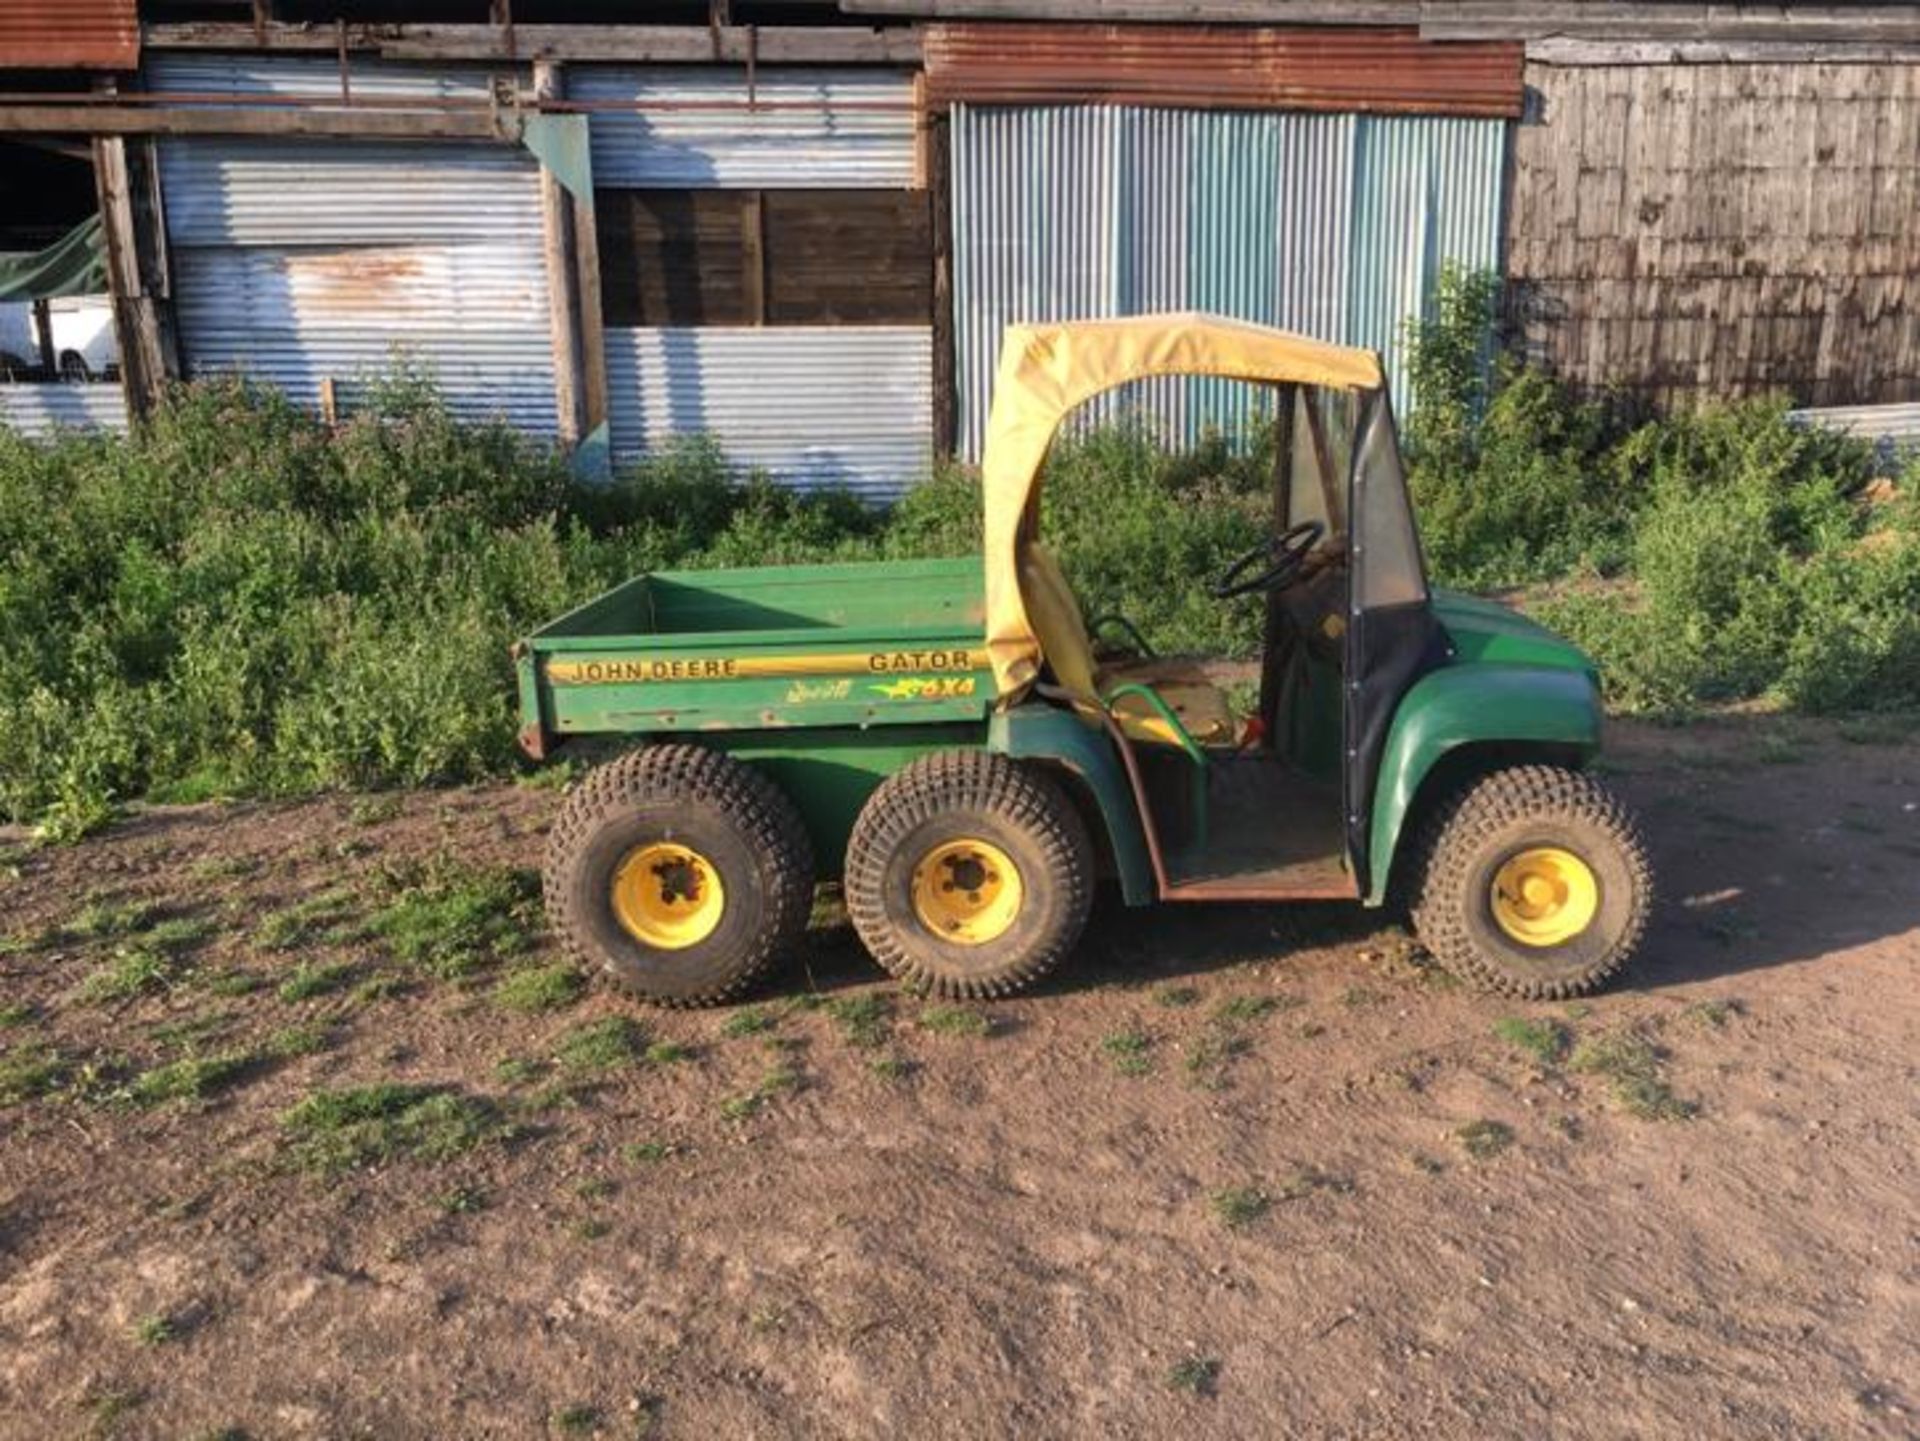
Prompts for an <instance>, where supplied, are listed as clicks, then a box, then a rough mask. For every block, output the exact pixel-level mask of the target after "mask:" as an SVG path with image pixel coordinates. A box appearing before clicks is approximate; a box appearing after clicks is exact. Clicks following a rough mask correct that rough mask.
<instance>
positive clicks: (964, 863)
mask: <svg viewBox="0 0 1920 1441" xmlns="http://www.w3.org/2000/svg"><path fill="white" fill-rule="evenodd" d="M912 894H913V912H914V914H915V915H917V916H918V917H920V924H921V925H923V926H925V927H926V928H927V929H928V930H930V931H932V932H933V933H934V934H935V935H936V936H939V937H940V938H941V939H942V940H945V941H952V942H954V943H955V944H957V945H962V946H983V945H985V944H986V943H987V942H988V941H992V940H996V939H998V938H999V937H1000V936H1002V935H1004V934H1006V931H1007V928H1008V927H1009V926H1011V925H1012V924H1013V921H1014V917H1016V916H1018V915H1019V914H1020V906H1021V903H1022V902H1023V901H1024V900H1025V899H1026V894H1027V892H1026V886H1025V885H1024V884H1023V883H1022V881H1021V879H1020V871H1019V868H1018V867H1017V866H1015V865H1014V863H1013V857H1012V856H1010V855H1008V854H1007V853H1006V852H1005V851H1003V850H1001V849H1000V847H998V846H996V845H994V844H993V843H992V842H990V841H982V840H975V839H972V838H968V839H965V840H957V841H947V842H945V843H943V844H941V845H937V846H935V847H934V848H933V849H932V850H930V851H928V852H927V853H926V854H925V855H923V856H922V857H920V860H919V863H918V864H917V865H915V866H914V868H913V885H912Z"/></svg>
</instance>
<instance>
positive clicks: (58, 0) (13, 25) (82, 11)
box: [0, 0, 140, 70]
mask: <svg viewBox="0 0 1920 1441" xmlns="http://www.w3.org/2000/svg"><path fill="white" fill-rule="evenodd" d="M139 63H140V17H139V16H138V14H136V13H135V5H134V0H5V3H3V4H0V70H60V69H67V68H69V67H71V68H75V69H81V70H131V69H133V67H134V66H136V65H138V64H139Z"/></svg>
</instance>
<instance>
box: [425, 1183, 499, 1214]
mask: <svg viewBox="0 0 1920 1441" xmlns="http://www.w3.org/2000/svg"><path fill="white" fill-rule="evenodd" d="M433 1204H434V1205H435V1206H436V1207H438V1208H439V1210H440V1212H441V1214H442V1215H447V1216H471V1215H473V1214H474V1213H475V1212H476V1211H484V1210H486V1209H487V1193H486V1192H485V1191H483V1190H481V1189H480V1188H479V1187H478V1186H455V1187H454V1188H453V1189H452V1190H450V1191H442V1192H441V1193H440V1194H439V1195H438V1196H435V1197H434V1198H433Z"/></svg>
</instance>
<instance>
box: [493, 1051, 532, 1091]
mask: <svg viewBox="0 0 1920 1441" xmlns="http://www.w3.org/2000/svg"><path fill="white" fill-rule="evenodd" d="M540 1072H541V1067H540V1063H539V1062H538V1061H528V1060H523V1059H522V1058H520V1057H519V1056H507V1057H505V1058H504V1059H502V1060H499V1061H496V1062H494V1065H493V1077H494V1079H495V1080H496V1081H499V1082H500V1083H501V1084H502V1085H505V1086H524V1085H525V1084H526V1083H527V1082H529V1081H531V1080H534V1079H536V1078H537V1077H538V1076H539V1075H540Z"/></svg>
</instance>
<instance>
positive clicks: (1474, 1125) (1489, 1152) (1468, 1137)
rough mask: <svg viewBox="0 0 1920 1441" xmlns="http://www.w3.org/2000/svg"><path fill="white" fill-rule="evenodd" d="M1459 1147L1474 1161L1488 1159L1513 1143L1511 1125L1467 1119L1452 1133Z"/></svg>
mask: <svg viewBox="0 0 1920 1441" xmlns="http://www.w3.org/2000/svg"><path fill="white" fill-rule="evenodd" d="M1453 1138H1454V1140H1456V1141H1458V1142H1459V1143H1460V1148H1461V1149H1462V1150H1463V1151H1465V1152H1466V1153H1467V1154H1468V1155H1469V1156H1471V1157H1472V1158H1473V1159H1474V1160H1476V1161H1490V1160H1492V1159H1493V1158H1494V1157H1495V1156H1497V1155H1499V1154H1500V1153H1501V1152H1502V1151H1504V1150H1506V1149H1507V1147H1508V1146H1511V1145H1512V1144H1513V1127H1511V1126H1509V1125H1507V1124H1506V1123H1505V1122H1504V1121H1486V1120H1481V1121H1469V1122H1467V1123H1466V1124H1465V1125H1464V1126H1460V1127H1457V1128H1456V1129H1455V1130H1454V1133H1453Z"/></svg>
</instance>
